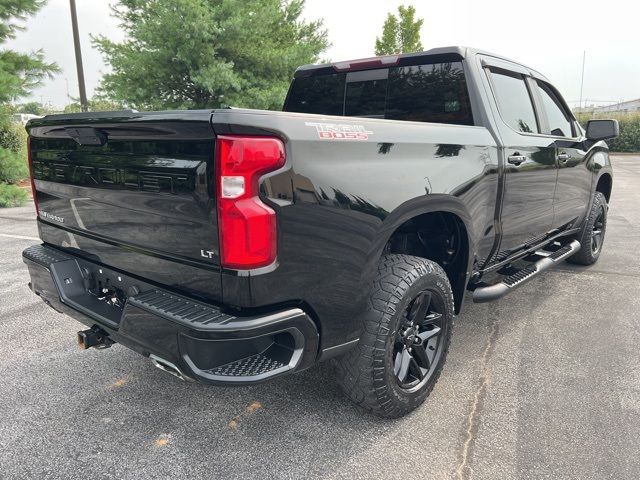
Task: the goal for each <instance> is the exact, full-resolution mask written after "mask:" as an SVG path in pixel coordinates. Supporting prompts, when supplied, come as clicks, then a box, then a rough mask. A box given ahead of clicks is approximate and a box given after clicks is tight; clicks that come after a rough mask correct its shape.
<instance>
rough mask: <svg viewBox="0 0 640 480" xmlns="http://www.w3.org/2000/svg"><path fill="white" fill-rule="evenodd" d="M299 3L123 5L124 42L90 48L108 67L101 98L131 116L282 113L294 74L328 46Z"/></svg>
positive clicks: (176, 0)
mask: <svg viewBox="0 0 640 480" xmlns="http://www.w3.org/2000/svg"><path fill="white" fill-rule="evenodd" d="M303 8H304V0H286V1H285V0H244V1H242V2H239V1H237V0H152V1H148V0H120V2H119V5H117V6H116V7H114V8H113V15H114V16H115V17H116V18H118V19H119V20H120V22H121V26H122V28H123V29H124V31H125V32H126V33H127V40H125V41H124V42H122V43H116V42H113V41H110V40H109V39H107V38H105V37H96V38H94V43H95V45H96V46H97V47H98V49H99V50H100V51H101V52H102V53H103V55H104V57H105V59H106V61H107V62H108V63H109V64H110V65H111V69H112V72H111V73H108V74H106V75H105V76H104V78H103V80H102V83H101V86H100V92H101V93H102V94H104V95H106V96H108V97H109V98H112V99H114V100H118V101H121V102H123V103H124V104H126V105H127V106H129V107H133V108H136V109H166V108H218V107H222V106H229V105H231V106H238V107H251V108H281V106H282V102H283V100H284V97H285V94H286V91H287V88H288V84H289V81H290V79H291V76H292V73H293V71H294V69H295V68H296V67H297V66H298V65H301V64H305V63H311V62H315V61H318V59H319V55H320V54H321V52H323V51H324V50H325V49H326V48H327V46H328V42H327V32H326V30H325V29H324V28H323V25H322V21H315V22H306V21H304V20H303V19H301V18H300V17H301V15H302V12H303Z"/></svg>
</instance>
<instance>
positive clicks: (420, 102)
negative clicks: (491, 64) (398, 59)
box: [386, 62, 473, 125]
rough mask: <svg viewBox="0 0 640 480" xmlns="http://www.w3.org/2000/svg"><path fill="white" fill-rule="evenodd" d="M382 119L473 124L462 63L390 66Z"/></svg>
mask: <svg viewBox="0 0 640 480" xmlns="http://www.w3.org/2000/svg"><path fill="white" fill-rule="evenodd" d="M386 118H390V119H394V120H411V121H414V122H436V123H454V124H458V125H473V117H472V115H471V106H470V105H469V95H468V94H467V84H466V82H465V78H464V71H463V70H462V63H460V62H454V63H437V64H433V65H417V66H412V67H401V68H393V69H391V70H390V72H389V94H388V96H387V110H386Z"/></svg>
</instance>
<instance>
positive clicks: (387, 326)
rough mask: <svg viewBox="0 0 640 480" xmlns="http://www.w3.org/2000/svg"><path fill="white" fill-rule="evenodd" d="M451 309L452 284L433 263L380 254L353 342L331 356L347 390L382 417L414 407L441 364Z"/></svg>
mask: <svg viewBox="0 0 640 480" xmlns="http://www.w3.org/2000/svg"><path fill="white" fill-rule="evenodd" d="M453 315H454V309H453V294H452V292H451V286H450V285H449V281H448V279H447V276H446V274H445V273H444V271H443V270H442V268H441V267H440V266H439V265H438V264H436V263H435V262H432V261H430V260H426V259H423V258H419V257H413V256H409V255H386V256H384V257H383V258H382V260H381V262H380V265H379V267H378V275H377V278H376V281H375V284H374V288H373V290H372V293H371V297H370V308H369V311H368V312H367V314H366V315H365V316H364V332H363V335H362V337H361V339H360V342H359V344H358V348H354V349H353V350H351V351H350V352H348V353H347V354H346V355H344V356H343V357H341V358H339V359H338V360H337V361H336V364H337V372H338V382H339V383H340V385H341V386H342V388H343V390H344V391H345V393H346V394H347V396H348V397H349V398H351V399H352V400H353V401H354V402H356V403H358V404H359V405H361V406H362V407H364V408H366V409H368V410H371V411H373V412H374V413H376V414H378V415H380V416H383V417H391V418H393V417H400V416H402V415H405V414H407V413H409V412H410V411H412V410H413V409H415V408H416V407H418V406H419V405H420V404H421V403H422V402H424V400H425V398H426V397H427V396H428V395H429V393H430V392H431V390H432V389H433V386H434V385H435V383H436V381H437V379H438V376H439V375H440V371H441V370H442V366H443V364H444V361H445V357H446V355H447V350H448V348H449V342H450V339H451V331H452V324H453Z"/></svg>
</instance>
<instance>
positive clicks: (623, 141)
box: [577, 113, 640, 152]
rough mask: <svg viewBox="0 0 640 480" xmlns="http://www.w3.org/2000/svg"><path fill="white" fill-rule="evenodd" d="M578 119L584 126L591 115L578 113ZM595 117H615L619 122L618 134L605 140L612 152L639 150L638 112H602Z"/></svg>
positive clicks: (639, 119)
mask: <svg viewBox="0 0 640 480" xmlns="http://www.w3.org/2000/svg"><path fill="white" fill-rule="evenodd" d="M577 118H578V121H579V122H580V124H581V125H582V126H583V127H584V128H586V126H587V122H588V121H589V120H591V119H592V118H593V117H592V116H591V115H585V114H582V115H578V116H577ZM596 118H615V119H616V120H618V123H619V124H620V136H619V137H618V138H614V139H613V140H607V145H609V149H610V150H611V151H612V152H640V113H639V114H608V115H607V114H602V115H599V116H598V117H596Z"/></svg>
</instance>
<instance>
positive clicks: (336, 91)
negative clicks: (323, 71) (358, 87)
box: [285, 73, 346, 115]
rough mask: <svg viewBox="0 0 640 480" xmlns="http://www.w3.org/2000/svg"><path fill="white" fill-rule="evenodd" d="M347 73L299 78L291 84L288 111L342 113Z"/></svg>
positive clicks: (324, 113)
mask: <svg viewBox="0 0 640 480" xmlns="http://www.w3.org/2000/svg"><path fill="white" fill-rule="evenodd" d="M345 76H346V75H345V74H344V73H340V74H335V75H322V76H317V77H306V78H298V79H296V80H295V81H294V82H293V85H291V92H289V99H288V100H287V106H286V109H285V110H287V111H288V112H300V113H318V114H320V115H342V113H343V112H342V105H343V102H344V80H345Z"/></svg>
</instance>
